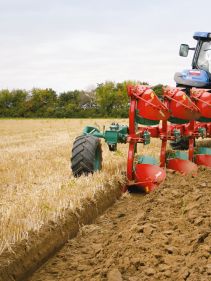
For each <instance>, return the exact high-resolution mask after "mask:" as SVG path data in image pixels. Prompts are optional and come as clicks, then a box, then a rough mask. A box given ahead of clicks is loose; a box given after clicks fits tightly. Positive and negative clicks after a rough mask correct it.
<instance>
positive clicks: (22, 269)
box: [0, 183, 122, 281]
mask: <svg viewBox="0 0 211 281" xmlns="http://www.w3.org/2000/svg"><path fill="white" fill-rule="evenodd" d="M121 194H122V191H121V185H120V183H117V185H116V186H115V187H114V186H109V184H107V186H105V188H104V189H103V190H102V189H101V190H99V191H98V192H96V193H95V195H94V197H93V199H90V198H86V199H84V201H83V203H82V207H81V208H80V209H76V210H75V211H72V210H68V209H67V210H66V212H65V215H64V217H63V218H62V219H61V220H60V221H59V222H58V223H54V222H52V223H51V222H50V223H49V224H48V225H44V226H43V227H42V228H41V230H40V231H39V232H38V233H34V232H32V233H29V238H28V239H27V240H23V241H21V242H20V243H18V244H17V245H15V246H14V247H13V248H12V252H8V251H7V252H4V253H3V254H2V255H1V256H0V281H5V280H7V281H23V280H26V279H27V277H29V276H30V275H31V274H32V273H33V272H34V271H36V270H37V269H38V268H39V267H40V266H41V265H42V264H43V263H45V262H46V261H47V260H48V259H49V258H50V257H51V256H53V255H54V254H55V253H56V252H57V251H58V250H59V249H61V247H62V246H63V245H64V244H65V243H66V242H67V241H68V240H69V239H72V238H74V237H75V236H76V235H77V233H78V231H79V230H80V226H82V225H86V224H90V223H92V222H93V221H94V220H95V219H96V218H97V217H98V216H99V215H101V214H102V213H103V212H104V211H106V209H108V208H109V207H110V206H111V205H113V204H114V203H115V201H116V200H117V199H118V198H119V197H120V196H121Z"/></svg>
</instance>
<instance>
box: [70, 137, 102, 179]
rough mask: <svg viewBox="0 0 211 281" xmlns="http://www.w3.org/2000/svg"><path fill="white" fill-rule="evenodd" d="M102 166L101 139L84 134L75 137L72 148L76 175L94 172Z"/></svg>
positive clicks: (72, 164)
mask: <svg viewBox="0 0 211 281" xmlns="http://www.w3.org/2000/svg"><path fill="white" fill-rule="evenodd" d="M101 168H102V148H101V143H100V139H99V138H96V137H94V136H88V135H82V136H79V137H77V138H76V139H75V141H74V143H73V148H72V157H71V169H72V172H73V175H74V176H75V177H80V176H81V175H82V174H85V175H87V174H89V173H94V172H95V171H97V170H101Z"/></svg>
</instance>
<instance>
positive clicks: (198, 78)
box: [171, 32, 211, 150]
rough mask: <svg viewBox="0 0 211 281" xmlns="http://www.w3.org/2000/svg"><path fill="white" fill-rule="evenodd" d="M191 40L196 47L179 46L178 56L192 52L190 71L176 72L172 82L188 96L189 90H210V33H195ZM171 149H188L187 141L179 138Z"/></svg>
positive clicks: (172, 144) (185, 55)
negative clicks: (194, 41) (195, 42)
mask: <svg viewBox="0 0 211 281" xmlns="http://www.w3.org/2000/svg"><path fill="white" fill-rule="evenodd" d="M193 38H194V39H195V40H197V44H196V47H194V48H190V47H189V46H188V45H187V44H181V45H180V50H179V55H180V56H182V57H187V56H188V52H189V50H193V51H194V55H193V60H192V69H185V70H183V71H181V72H176V73H175V75H174V80H175V82H176V86H177V87H182V88H185V90H186V93H187V94H188V95H189V92H190V89H191V88H193V87H195V88H204V89H211V32H195V33H194V35H193ZM171 146H172V148H173V149H179V150H186V149H188V139H187V138H181V139H180V140H179V141H176V142H172V143H171Z"/></svg>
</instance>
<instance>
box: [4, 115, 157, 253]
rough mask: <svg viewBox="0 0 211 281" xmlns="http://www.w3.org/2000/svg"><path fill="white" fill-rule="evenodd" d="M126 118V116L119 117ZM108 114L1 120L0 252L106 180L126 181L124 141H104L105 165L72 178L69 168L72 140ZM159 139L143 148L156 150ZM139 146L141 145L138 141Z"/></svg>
mask: <svg viewBox="0 0 211 281" xmlns="http://www.w3.org/2000/svg"><path fill="white" fill-rule="evenodd" d="M117 121H118V122H119V123H121V124H127V120H117ZM111 122H112V120H108V119H106V120H102V119H101V120H87V119H86V120H83V119H75V120H74V119H73V120H70V119H64V120H57V119H43V120H42V119H40V120H1V121H0V132H1V136H0V254H1V253H2V252H3V251H4V250H11V251H12V246H13V245H14V244H15V243H16V242H18V241H21V240H22V239H27V237H28V234H29V232H30V231H39V229H40V228H41V226H43V225H44V224H47V223H48V222H51V221H53V222H56V221H57V220H59V219H60V218H61V217H62V216H63V214H64V213H65V210H66V209H71V210H73V211H74V209H75V208H77V207H80V206H81V204H82V201H83V198H89V197H90V198H92V197H93V195H94V194H95V193H96V192H97V190H98V189H99V188H104V186H105V185H106V183H107V182H110V183H111V184H114V185H115V184H116V183H117V182H124V180H125V174H124V171H125V169H126V158H127V145H124V144H123V145H119V147H118V151H117V152H115V153H112V152H110V151H109V150H108V148H107V145H106V144H105V143H104V142H103V141H102V145H103V170H102V171H101V172H100V173H95V174H94V175H93V176H89V177H81V178H79V179H75V178H74V177H73V176H72V173H71V170H70V155H71V148H72V143H73V141H74V139H75V137H76V136H78V135H80V134H81V132H82V129H83V127H84V126H86V125H88V124H89V125H93V126H97V127H99V128H101V129H102V128H103V125H106V126H109V124H111ZM158 145H159V141H156V140H153V141H152V144H151V145H150V149H149V147H146V148H144V149H143V153H144V152H146V151H147V153H148V154H151V155H154V156H158V150H159V146H158ZM141 147H142V145H141Z"/></svg>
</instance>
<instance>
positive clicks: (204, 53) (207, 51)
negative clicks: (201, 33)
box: [198, 41, 211, 73]
mask: <svg viewBox="0 0 211 281" xmlns="http://www.w3.org/2000/svg"><path fill="white" fill-rule="evenodd" d="M198 67H199V69H202V70H205V71H208V72H209V73H211V41H210V42H203V44H202V47H201V50H200V53H199V58H198Z"/></svg>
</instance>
